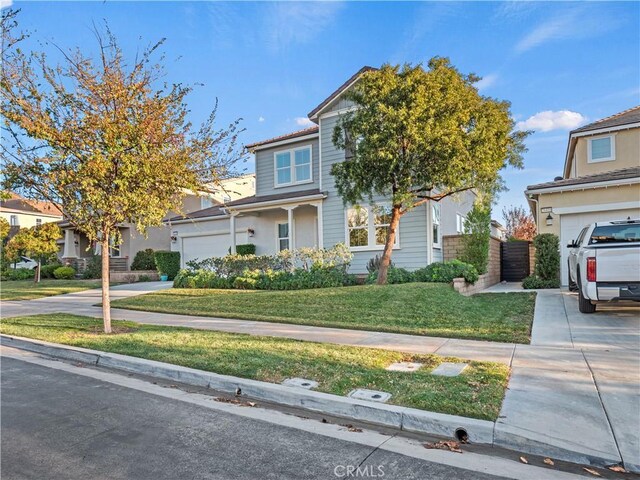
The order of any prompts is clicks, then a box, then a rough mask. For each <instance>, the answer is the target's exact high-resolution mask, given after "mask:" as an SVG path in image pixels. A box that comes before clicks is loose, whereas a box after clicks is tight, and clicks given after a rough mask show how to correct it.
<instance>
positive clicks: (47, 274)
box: [40, 263, 63, 278]
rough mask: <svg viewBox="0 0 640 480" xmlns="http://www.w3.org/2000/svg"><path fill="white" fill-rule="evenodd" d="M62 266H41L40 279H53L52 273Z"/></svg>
mask: <svg viewBox="0 0 640 480" xmlns="http://www.w3.org/2000/svg"><path fill="white" fill-rule="evenodd" d="M62 266H63V265H62V264H61V263H52V264H50V265H42V267H40V278H55V277H54V276H53V272H54V271H55V270H56V269H57V268H60V267H62Z"/></svg>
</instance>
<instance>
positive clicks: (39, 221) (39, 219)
mask: <svg viewBox="0 0 640 480" xmlns="http://www.w3.org/2000/svg"><path fill="white" fill-rule="evenodd" d="M40 225H42V219H41V218H36V227H39V226H40Z"/></svg>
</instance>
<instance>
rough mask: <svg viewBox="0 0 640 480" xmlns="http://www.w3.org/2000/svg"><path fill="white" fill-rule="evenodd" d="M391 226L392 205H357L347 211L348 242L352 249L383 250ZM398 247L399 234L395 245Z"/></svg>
mask: <svg viewBox="0 0 640 480" xmlns="http://www.w3.org/2000/svg"><path fill="white" fill-rule="evenodd" d="M390 224H391V205H389V204H385V203H381V204H376V205H356V206H354V207H352V208H348V209H347V232H346V233H347V242H348V245H349V247H350V248H352V249H354V248H355V249H382V248H384V245H385V243H386V242H387V235H388V234H389V225H390ZM394 245H395V246H396V247H397V246H398V232H396V238H395V244H394Z"/></svg>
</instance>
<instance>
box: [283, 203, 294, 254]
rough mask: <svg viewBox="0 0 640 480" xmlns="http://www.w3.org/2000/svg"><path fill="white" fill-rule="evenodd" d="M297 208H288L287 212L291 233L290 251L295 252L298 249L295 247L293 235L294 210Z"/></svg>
mask: <svg viewBox="0 0 640 480" xmlns="http://www.w3.org/2000/svg"><path fill="white" fill-rule="evenodd" d="M294 208H296V207H286V208H285V210H286V211H287V225H288V229H287V230H288V232H289V250H294V249H295V248H296V246H295V243H294V242H295V235H294V233H293V209H294Z"/></svg>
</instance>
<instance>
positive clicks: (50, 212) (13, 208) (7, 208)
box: [0, 193, 62, 236]
mask: <svg viewBox="0 0 640 480" xmlns="http://www.w3.org/2000/svg"><path fill="white" fill-rule="evenodd" d="M0 216H1V217H2V218H4V219H6V220H7V221H8V222H9V225H10V226H11V230H10V234H9V235H10V236H13V235H14V234H15V233H16V232H17V231H18V230H19V229H20V228H30V227H35V226H36V225H42V224H43V223H49V222H59V221H60V220H62V212H60V209H59V208H58V207H56V206H55V205H54V204H53V203H50V202H41V201H36V200H29V199H27V198H24V197H21V196H20V195H18V194H16V193H10V197H9V198H8V199H6V200H0Z"/></svg>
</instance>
